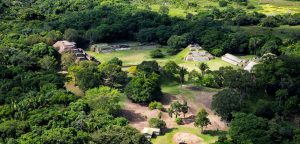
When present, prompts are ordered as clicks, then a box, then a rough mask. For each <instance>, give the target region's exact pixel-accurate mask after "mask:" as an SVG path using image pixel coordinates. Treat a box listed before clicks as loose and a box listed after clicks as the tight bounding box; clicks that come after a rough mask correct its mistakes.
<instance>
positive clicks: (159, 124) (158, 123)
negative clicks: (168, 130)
mask: <svg viewBox="0 0 300 144" xmlns="http://www.w3.org/2000/svg"><path fill="white" fill-rule="evenodd" d="M149 126H150V127H154V128H165V127H166V122H165V121H163V120H160V119H158V118H151V119H150V120H149Z"/></svg>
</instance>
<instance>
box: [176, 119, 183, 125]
mask: <svg viewBox="0 0 300 144" xmlns="http://www.w3.org/2000/svg"><path fill="white" fill-rule="evenodd" d="M175 121H176V123H177V124H178V125H182V124H183V121H182V118H176V120H175Z"/></svg>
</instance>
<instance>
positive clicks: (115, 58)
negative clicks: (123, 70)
mask: <svg viewBox="0 0 300 144" xmlns="http://www.w3.org/2000/svg"><path fill="white" fill-rule="evenodd" d="M107 63H108V64H113V65H118V66H122V65H123V62H122V60H120V59H119V58H117V57H114V58H112V59H111V60H109V61H108V62H107Z"/></svg>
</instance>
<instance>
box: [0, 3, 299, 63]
mask: <svg viewBox="0 0 300 144" xmlns="http://www.w3.org/2000/svg"><path fill="white" fill-rule="evenodd" d="M74 1H76V0H74ZM243 2H244V1H243ZM176 3H178V2H175V1H174V2H172V4H176ZM188 3H190V4H188V5H189V6H192V5H194V4H193V3H194V2H193V1H191V2H188ZM4 5H5V6H8V7H11V9H9V10H7V11H5V12H6V13H7V15H5V16H4V18H3V19H4V21H2V23H1V26H0V30H2V31H3V35H1V36H0V37H1V38H2V39H3V41H5V43H6V45H9V46H14V47H15V46H18V47H24V45H22V44H24V43H25V44H28V45H33V44H37V43H40V42H44V43H46V44H49V45H50V44H53V43H54V42H55V41H56V40H59V39H62V38H64V39H67V40H70V41H76V42H77V43H78V45H79V46H85V45H88V44H90V43H97V42H112V41H118V40H136V41H139V42H157V43H159V44H162V45H168V46H169V47H170V49H168V50H167V53H168V54H171V55H173V54H176V53H177V52H179V51H180V50H181V49H182V48H184V47H186V46H187V44H189V43H199V44H200V45H201V46H202V47H203V48H204V49H206V50H208V51H209V52H211V53H212V54H214V55H216V56H220V55H222V54H224V53H227V52H229V53H237V54H256V52H255V51H260V47H262V46H259V47H258V48H256V47H253V45H251V44H250V39H251V38H252V36H251V37H249V36H245V34H243V33H239V32H233V31H232V30H231V29H230V28H225V27H223V25H224V24H227V25H258V24H261V25H263V26H269V27H273V26H276V25H278V24H280V25H281V24H289V23H290V24H291V25H297V24H298V23H299V15H298V14H294V15H282V16H273V17H266V16H265V15H262V14H260V13H256V12H254V13H246V12H245V11H244V10H242V9H235V8H232V7H227V8H225V9H224V10H219V9H216V8H212V10H211V13H210V14H198V15H194V16H191V18H190V19H181V18H176V17H175V18H174V17H168V15H166V14H160V13H156V12H152V11H150V10H147V9H144V10H143V9H137V8H136V7H135V6H133V5H131V4H128V2H127V1H118V2H115V1H114V2H110V1H103V2H102V3H99V2H98V1H97V0H92V1H87V0H83V1H80V2H78V1H76V2H74V3H71V2H70V3H67V2H61V3H59V2H49V1H34V2H22V4H20V5H15V4H12V3H11V2H9V1H5V2H4ZM29 5H34V7H32V8H28V7H27V6H29ZM37 5H43V6H44V8H40V7H36V6H37ZM46 6H48V7H46ZM45 7H46V8H45ZM24 9H25V11H27V10H26V9H33V10H28V11H30V13H28V17H31V18H29V19H28V18H26V19H24V20H19V19H22V18H21V16H20V15H12V14H11V13H13V11H15V10H19V11H23V10H24ZM8 13H10V14H8ZM24 14H25V12H24ZM37 15H43V19H41V18H39V17H38V16H37ZM14 19H17V20H19V21H15V20H14ZM12 21H15V22H14V24H13V25H14V27H11V26H10V25H11V23H10V22H12ZM292 23H293V24H292ZM18 32H21V33H18ZM253 37H254V38H256V37H260V36H257V35H255V36H253ZM261 37H265V40H264V41H263V42H259V43H258V44H262V45H263V44H264V42H267V41H269V39H272V38H270V37H271V36H268V35H263V36H261ZM295 39H297V38H295ZM20 43H21V44H20ZM250 45H251V46H250ZM280 46H281V44H280V43H276V46H273V45H272V48H273V49H278V47H280ZM257 54H260V53H257ZM152 57H163V54H162V53H161V52H159V51H158V50H157V51H155V52H153V53H152Z"/></svg>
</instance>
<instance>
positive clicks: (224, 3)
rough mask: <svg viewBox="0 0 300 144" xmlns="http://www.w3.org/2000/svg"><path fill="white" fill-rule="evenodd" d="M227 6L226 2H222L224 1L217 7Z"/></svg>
mask: <svg viewBox="0 0 300 144" xmlns="http://www.w3.org/2000/svg"><path fill="white" fill-rule="evenodd" d="M227 4H228V3H227V1H224V0H221V1H219V6H220V7H226V6H227Z"/></svg>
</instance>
